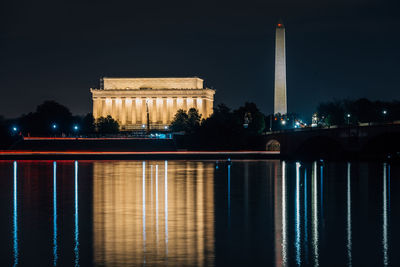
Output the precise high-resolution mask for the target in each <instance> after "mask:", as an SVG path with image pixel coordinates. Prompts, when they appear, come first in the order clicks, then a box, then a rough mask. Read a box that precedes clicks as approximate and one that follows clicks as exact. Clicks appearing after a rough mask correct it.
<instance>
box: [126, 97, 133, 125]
mask: <svg viewBox="0 0 400 267" xmlns="http://www.w3.org/2000/svg"><path fill="white" fill-rule="evenodd" d="M125 108H126V112H125V113H126V122H127V124H131V123H132V98H130V97H127V98H126V100H125Z"/></svg>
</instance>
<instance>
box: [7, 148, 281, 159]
mask: <svg viewBox="0 0 400 267" xmlns="http://www.w3.org/2000/svg"><path fill="white" fill-rule="evenodd" d="M228 158H230V159H280V152H275V151H132V152H128V151H21V150H3V151H0V160H15V159H19V160H30V159H32V160H46V159H49V160H50V159H51V160H55V159H76V160H92V159H93V160H96V159H115V160H120V159H133V160H136V159H188V160H191V159H221V160H226V159H228Z"/></svg>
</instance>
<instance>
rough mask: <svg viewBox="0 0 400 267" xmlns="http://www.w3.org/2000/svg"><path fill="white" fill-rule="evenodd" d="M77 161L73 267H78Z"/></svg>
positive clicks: (76, 162)
mask: <svg viewBox="0 0 400 267" xmlns="http://www.w3.org/2000/svg"><path fill="white" fill-rule="evenodd" d="M78 222H79V220H78V161H75V249H74V252H75V266H79V225H78Z"/></svg>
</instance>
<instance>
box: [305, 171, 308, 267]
mask: <svg viewBox="0 0 400 267" xmlns="http://www.w3.org/2000/svg"><path fill="white" fill-rule="evenodd" d="M307 216H308V214H307V169H304V242H305V246H304V258H305V261H306V265H307V263H308V230H307V224H308V218H307Z"/></svg>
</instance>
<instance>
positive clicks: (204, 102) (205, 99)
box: [202, 97, 208, 119]
mask: <svg viewBox="0 0 400 267" xmlns="http://www.w3.org/2000/svg"><path fill="white" fill-rule="evenodd" d="M202 110H203V118H205V119H206V118H208V114H207V98H205V97H203V108H202Z"/></svg>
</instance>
